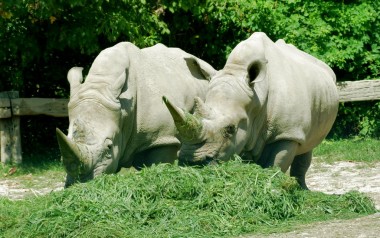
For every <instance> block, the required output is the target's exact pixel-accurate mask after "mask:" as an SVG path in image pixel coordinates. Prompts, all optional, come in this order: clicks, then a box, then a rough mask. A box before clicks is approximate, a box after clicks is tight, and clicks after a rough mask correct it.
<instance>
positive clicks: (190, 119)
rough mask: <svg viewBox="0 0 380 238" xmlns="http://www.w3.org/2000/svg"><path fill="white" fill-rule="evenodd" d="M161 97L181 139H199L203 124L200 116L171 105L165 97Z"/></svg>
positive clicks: (190, 140)
mask: <svg viewBox="0 0 380 238" xmlns="http://www.w3.org/2000/svg"><path fill="white" fill-rule="evenodd" d="M162 99H163V101H164V103H165V105H166V107H167V108H168V109H169V112H170V114H171V115H172V117H173V119H174V123H175V125H176V127H177V129H178V132H179V136H180V137H181V139H182V140H184V141H186V142H193V143H195V142H198V141H199V140H201V135H202V128H203V124H202V121H201V120H200V118H198V117H197V116H195V115H192V114H190V113H188V112H185V111H183V110H182V109H181V108H179V107H177V106H175V105H173V104H172V103H171V102H170V101H169V99H168V98H167V97H165V96H163V97H162Z"/></svg>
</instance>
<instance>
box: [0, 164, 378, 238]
mask: <svg viewBox="0 0 380 238" xmlns="http://www.w3.org/2000/svg"><path fill="white" fill-rule="evenodd" d="M26 176H28V175H26ZM23 179H25V178H23ZM26 179H28V178H26ZM30 180H31V181H30V183H31V184H32V185H33V183H35V184H39V186H38V187H34V186H30V188H22V186H21V184H22V183H20V182H19V181H18V180H17V179H12V178H11V177H10V178H9V179H2V180H0V196H6V197H9V198H11V199H22V198H24V197H25V196H41V195H43V194H46V193H49V192H52V191H57V190H61V189H62V188H63V177H62V182H57V181H55V182H53V183H48V182H47V181H45V180H44V178H33V176H30ZM306 182H307V184H308V186H309V188H310V189H311V190H314V191H321V192H324V193H329V194H342V193H346V192H348V191H351V190H357V191H359V192H363V193H366V194H367V195H368V196H370V197H371V198H372V199H373V200H374V202H375V205H376V208H377V209H380V163H376V164H372V165H367V164H364V163H357V162H355V163H354V162H336V163H333V164H325V163H318V162H314V163H313V164H312V166H311V168H310V169H309V171H308V174H307V179H306ZM41 183H46V184H45V185H44V186H41ZM241 237H245V238H256V237H275V238H284V237H303V238H312V237H318V238H319V237H323V238H325V237H326V238H328V237H331V238H333V237H334V238H337V237H342V238H343V237H349V238H354V237H355V238H356V237H360V238H367V237H368V238H369V237H371V238H372V237H373V238H375V237H380V213H377V214H374V215H371V216H366V217H362V218H356V219H351V220H334V221H329V222H320V223H314V224H312V225H307V226H304V227H302V228H299V229H297V230H295V231H291V232H288V233H282V234H271V235H269V236H257V235H255V236H249V235H247V236H241Z"/></svg>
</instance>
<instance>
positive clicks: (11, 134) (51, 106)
mask: <svg viewBox="0 0 380 238" xmlns="http://www.w3.org/2000/svg"><path fill="white" fill-rule="evenodd" d="M337 88H338V91H339V101H340V102H356V101H371V100H380V80H360V81H352V82H351V81H345V82H338V83H337ZM68 101H69V100H68V99H55V98H19V93H18V92H14V91H10V92H0V158H1V162H2V163H10V162H12V163H21V162H22V156H21V139H20V116H32V115H47V116H53V117H67V116H68V113H67V103H68Z"/></svg>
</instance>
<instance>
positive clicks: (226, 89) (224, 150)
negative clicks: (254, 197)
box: [164, 32, 338, 189]
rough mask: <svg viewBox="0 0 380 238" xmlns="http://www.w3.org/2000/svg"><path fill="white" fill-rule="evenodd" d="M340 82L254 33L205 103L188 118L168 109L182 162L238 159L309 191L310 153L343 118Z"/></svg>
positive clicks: (199, 102) (211, 88)
mask: <svg viewBox="0 0 380 238" xmlns="http://www.w3.org/2000/svg"><path fill="white" fill-rule="evenodd" d="M335 81H336V78H335V74H334V72H333V71H332V70H331V68H329V67H328V66H327V65H326V64H325V63H323V62H322V61H320V60H318V59H316V58H314V57H312V56H311V55H308V54H306V53H305V52H302V51H300V50H298V49H297V48H296V47H294V46H293V45H290V44H286V43H285V42H284V41H283V40H279V41H277V42H276V43H274V42H272V41H271V40H270V39H269V38H268V37H267V36H266V35H265V34H264V33H259V32H258V33H254V34H253V35H252V36H251V37H250V38H248V39H247V40H245V41H243V42H241V43H239V44H238V45H237V46H236V47H235V48H234V49H233V51H232V52H231V54H230V56H229V57H228V59H227V62H226V64H225V66H224V68H223V69H222V70H220V71H218V73H217V74H216V75H214V76H213V78H212V79H211V81H210V84H209V88H208V92H207V95H206V100H205V103H203V101H202V99H199V98H198V99H196V101H197V106H196V108H195V113H194V114H190V113H187V112H186V111H184V110H181V109H180V108H178V107H177V105H175V104H176V103H173V102H171V101H170V99H168V98H165V97H164V101H165V103H166V105H167V107H168V109H169V111H170V112H171V114H172V116H173V118H174V121H175V124H176V126H177V128H178V130H179V132H180V139H181V142H182V146H181V149H180V153H179V161H180V162H181V163H185V164H194V163H208V162H210V161H214V160H227V159H229V158H230V157H231V156H232V155H233V154H234V153H236V154H240V155H241V156H242V157H243V158H244V159H245V160H250V161H254V162H256V163H258V164H259V165H261V166H262V167H270V166H273V165H275V166H279V167H280V168H281V170H282V171H283V172H286V171H287V170H288V169H289V167H290V166H291V169H290V175H291V176H294V177H296V179H297V180H298V182H299V184H300V185H301V186H302V187H303V188H305V189H307V186H306V183H305V174H306V171H307V169H308V168H309V166H310V163H311V158H312V150H313V148H314V147H316V146H317V145H318V144H319V143H320V142H321V141H322V140H323V139H324V138H325V137H326V135H327V134H328V132H329V131H330V129H331V127H332V125H333V123H334V120H335V118H336V115H337V110H338V93H337V88H336V86H335Z"/></svg>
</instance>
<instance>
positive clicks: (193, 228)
mask: <svg viewBox="0 0 380 238" xmlns="http://www.w3.org/2000/svg"><path fill="white" fill-rule="evenodd" d="M0 210H1V211H2V212H1V214H0V234H2V235H3V236H4V237H47V236H48V237H89V236H91V237H152V236H154V237H226V236H228V237H230V236H237V235H240V234H244V233H248V232H255V233H261V232H269V230H270V232H276V231H278V230H279V229H282V230H283V229H291V228H292V227H293V226H294V225H296V224H305V223H309V222H312V221H317V220H326V219H332V218H347V217H354V216H358V215H360V214H371V213H374V212H375V208H374V205H373V202H372V201H371V200H370V199H369V198H368V197H365V196H364V195H362V194H360V193H357V192H350V193H347V194H344V195H326V194H323V193H319V192H310V191H304V190H300V188H299V186H298V185H297V183H296V182H295V180H294V179H292V178H290V177H289V176H287V175H285V174H283V173H281V172H280V171H278V170H271V169H261V168H260V167H259V166H257V165H254V164H243V163H241V162H240V161H231V162H228V163H224V164H221V165H219V166H208V167H205V168H202V169H199V168H191V167H178V166H173V165H168V164H161V165H158V166H153V167H151V168H146V169H143V170H142V171H139V172H128V173H127V174H125V175H108V176H102V177H100V178H98V179H96V180H94V181H91V182H89V183H86V184H78V185H75V186H73V187H71V188H69V189H66V190H64V191H60V192H55V193H52V194H49V195H47V196H44V197H39V198H33V199H27V200H22V201H9V200H7V199H0Z"/></svg>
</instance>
